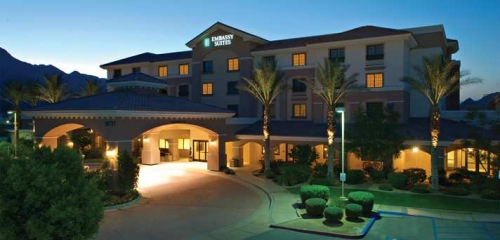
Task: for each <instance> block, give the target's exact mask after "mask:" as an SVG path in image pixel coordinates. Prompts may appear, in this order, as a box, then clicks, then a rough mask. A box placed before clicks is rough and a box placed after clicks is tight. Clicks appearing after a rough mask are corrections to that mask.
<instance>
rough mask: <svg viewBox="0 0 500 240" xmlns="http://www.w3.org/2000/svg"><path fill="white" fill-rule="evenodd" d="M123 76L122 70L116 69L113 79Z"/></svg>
mask: <svg viewBox="0 0 500 240" xmlns="http://www.w3.org/2000/svg"><path fill="white" fill-rule="evenodd" d="M121 76H122V70H121V69H114V70H113V78H117V77H121Z"/></svg>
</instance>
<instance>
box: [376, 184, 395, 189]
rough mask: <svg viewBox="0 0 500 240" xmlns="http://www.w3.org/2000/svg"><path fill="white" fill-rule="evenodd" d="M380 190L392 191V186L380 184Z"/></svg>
mask: <svg viewBox="0 0 500 240" xmlns="http://www.w3.org/2000/svg"><path fill="white" fill-rule="evenodd" d="M378 189H380V190H383V191H392V186H391V184H380V185H379V186H378Z"/></svg>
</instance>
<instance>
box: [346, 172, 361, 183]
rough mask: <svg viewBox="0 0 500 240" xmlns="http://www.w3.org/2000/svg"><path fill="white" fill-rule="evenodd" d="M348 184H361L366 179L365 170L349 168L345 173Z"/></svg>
mask: <svg viewBox="0 0 500 240" xmlns="http://www.w3.org/2000/svg"><path fill="white" fill-rule="evenodd" d="M345 177H346V183H347V184H359V183H362V182H364V181H365V172H363V170H359V169H352V170H348V171H347V172H346V173H345Z"/></svg>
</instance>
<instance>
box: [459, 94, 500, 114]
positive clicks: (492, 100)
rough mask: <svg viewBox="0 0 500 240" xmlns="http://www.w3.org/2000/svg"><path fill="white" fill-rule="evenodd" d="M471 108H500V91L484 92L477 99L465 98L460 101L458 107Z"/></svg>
mask: <svg viewBox="0 0 500 240" xmlns="http://www.w3.org/2000/svg"><path fill="white" fill-rule="evenodd" d="M471 108H473V109H480V110H495V109H498V108H500V92H494V93H490V94H486V95H484V96H483V97H482V98H481V99H479V100H477V101H475V100H473V99H471V98H467V99H465V100H464V101H463V102H462V103H460V109H464V110H465V109H471Z"/></svg>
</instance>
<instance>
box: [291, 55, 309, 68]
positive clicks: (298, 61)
mask: <svg viewBox="0 0 500 240" xmlns="http://www.w3.org/2000/svg"><path fill="white" fill-rule="evenodd" d="M292 65H293V66H305V65H306V54H305V53H296V54H292Z"/></svg>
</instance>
